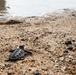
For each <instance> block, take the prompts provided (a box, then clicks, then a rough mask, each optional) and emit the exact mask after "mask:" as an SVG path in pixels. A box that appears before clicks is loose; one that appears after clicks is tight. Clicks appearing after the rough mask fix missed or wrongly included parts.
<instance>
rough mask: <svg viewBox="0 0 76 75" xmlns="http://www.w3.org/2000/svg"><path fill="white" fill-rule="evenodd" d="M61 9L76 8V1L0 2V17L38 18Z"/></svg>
mask: <svg viewBox="0 0 76 75" xmlns="http://www.w3.org/2000/svg"><path fill="white" fill-rule="evenodd" d="M63 8H76V0H63V1H62V0H0V17H3V16H22V17H26V16H39V15H42V14H44V13H47V12H52V11H56V10H58V9H63Z"/></svg>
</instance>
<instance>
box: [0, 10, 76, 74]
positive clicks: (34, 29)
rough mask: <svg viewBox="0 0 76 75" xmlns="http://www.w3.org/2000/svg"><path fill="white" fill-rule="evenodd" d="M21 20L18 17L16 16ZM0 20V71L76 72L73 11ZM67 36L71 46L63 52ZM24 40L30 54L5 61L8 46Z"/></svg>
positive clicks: (14, 45)
mask: <svg viewBox="0 0 76 75" xmlns="http://www.w3.org/2000/svg"><path fill="white" fill-rule="evenodd" d="M20 20H21V19H20ZM6 21H7V20H4V19H1V20H0V22H1V23H2V22H3V24H1V23H0V75H9V74H10V75H33V73H34V72H36V71H39V72H40V73H41V74H42V75H76V11H74V10H64V11H63V12H61V13H54V14H47V15H46V16H45V15H44V16H41V17H35V16H33V17H27V18H24V19H23V20H22V21H21V22H22V23H16V24H12V23H10V24H9V25H8V24H7V23H5V22H6ZM67 39H70V40H75V42H73V50H68V53H67V54H65V55H63V51H64V49H67V46H66V45H65V44H64V43H65V41H66V40H67ZM20 44H24V45H25V49H26V48H27V49H30V50H31V51H32V53H33V55H32V56H29V55H28V56H26V57H25V59H24V60H20V61H17V62H5V61H4V60H5V59H6V58H8V56H9V54H10V53H9V50H11V49H16V48H17V46H18V45H20Z"/></svg>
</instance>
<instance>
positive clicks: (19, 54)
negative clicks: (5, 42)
mask: <svg viewBox="0 0 76 75" xmlns="http://www.w3.org/2000/svg"><path fill="white" fill-rule="evenodd" d="M10 52H12V53H11V54H10V56H9V59H7V60H6V61H16V60H21V59H24V56H25V55H26V53H27V54H29V55H32V52H30V51H27V50H24V45H20V46H19V48H17V49H16V50H10ZM25 52H26V53H25Z"/></svg>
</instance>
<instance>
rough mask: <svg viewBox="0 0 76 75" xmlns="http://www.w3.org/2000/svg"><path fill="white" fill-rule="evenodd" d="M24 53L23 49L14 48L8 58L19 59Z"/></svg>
mask: <svg viewBox="0 0 76 75" xmlns="http://www.w3.org/2000/svg"><path fill="white" fill-rule="evenodd" d="M24 55H25V52H24V50H22V49H20V48H18V49H17V50H15V51H14V52H13V53H11V55H10V57H9V59H10V60H17V59H21V58H22V57H24Z"/></svg>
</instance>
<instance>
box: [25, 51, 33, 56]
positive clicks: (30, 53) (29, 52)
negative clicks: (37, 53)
mask: <svg viewBox="0 0 76 75" xmlns="http://www.w3.org/2000/svg"><path fill="white" fill-rule="evenodd" d="M24 52H27V53H28V54H29V55H32V52H31V51H28V50H24Z"/></svg>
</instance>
